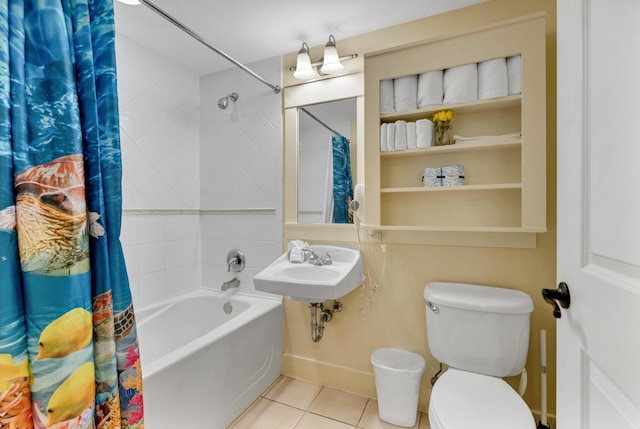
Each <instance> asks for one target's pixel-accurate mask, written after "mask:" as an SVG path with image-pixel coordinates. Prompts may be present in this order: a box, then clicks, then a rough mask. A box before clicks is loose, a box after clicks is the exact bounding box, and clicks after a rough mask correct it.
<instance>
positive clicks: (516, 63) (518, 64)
mask: <svg viewBox="0 0 640 429" xmlns="http://www.w3.org/2000/svg"><path fill="white" fill-rule="evenodd" d="M507 76H508V80H509V95H515V94H521V93H522V55H514V56H512V57H508V58H507Z"/></svg>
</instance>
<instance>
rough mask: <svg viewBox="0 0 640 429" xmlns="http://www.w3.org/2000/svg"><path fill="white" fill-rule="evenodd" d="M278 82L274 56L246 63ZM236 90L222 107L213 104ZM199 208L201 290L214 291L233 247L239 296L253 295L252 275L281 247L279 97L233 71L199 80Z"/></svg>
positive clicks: (278, 64) (277, 62) (228, 275)
mask: <svg viewBox="0 0 640 429" xmlns="http://www.w3.org/2000/svg"><path fill="white" fill-rule="evenodd" d="M248 66H249V68H250V69H252V70H253V71H254V72H256V73H257V74H258V75H259V76H262V77H263V78H264V79H266V80H267V81H268V82H270V83H272V84H278V85H279V84H280V70H281V59H280V57H277V58H272V59H269V60H265V61H260V62H257V63H253V64H249V65H248ZM232 92H236V93H237V94H238V101H237V102H236V103H235V106H230V107H229V108H227V109H226V110H221V109H220V108H219V107H218V100H219V99H220V98H221V97H223V96H226V95H227V94H230V93H232ZM200 94H201V97H200V106H201V109H200V112H201V114H200V130H201V133H200V190H201V192H200V204H201V209H202V218H201V232H202V266H203V270H202V273H203V277H202V278H203V281H202V284H203V286H205V287H213V288H219V287H220V285H221V284H222V282H223V281H225V280H229V279H231V278H232V277H233V275H236V274H235V273H227V267H226V255H227V252H228V251H229V250H231V249H233V248H237V249H240V250H242V251H243V252H244V253H245V255H246V258H247V267H246V269H245V270H244V271H243V272H241V273H238V274H237V276H238V278H239V279H240V281H241V282H242V283H241V286H240V291H241V292H244V293H254V292H255V290H254V288H253V282H252V278H253V276H254V275H255V274H257V273H258V272H259V271H260V270H262V269H263V268H264V267H266V266H267V265H268V264H269V263H271V262H272V261H273V260H274V259H276V258H277V257H278V256H279V255H280V254H281V250H282V107H281V99H282V96H281V94H275V93H274V92H273V91H272V90H271V89H270V88H269V87H268V86H266V85H264V84H262V83H260V82H259V81H257V80H256V79H254V78H252V77H251V76H250V75H248V74H247V73H245V72H244V71H242V70H240V69H238V68H235V67H234V68H231V69H229V70H227V71H224V72H220V73H216V74H213V75H209V76H205V77H203V78H202V79H201V80H200Z"/></svg>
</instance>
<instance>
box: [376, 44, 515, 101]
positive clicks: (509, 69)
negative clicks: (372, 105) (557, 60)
mask: <svg viewBox="0 0 640 429" xmlns="http://www.w3.org/2000/svg"><path fill="white" fill-rule="evenodd" d="M521 58H522V57H521V55H514V56H511V57H506V58H496V59H492V60H488V61H482V62H479V63H472V64H464V65H461V66H457V67H451V68H448V69H446V70H433V71H429V72H426V73H421V74H419V75H411V76H403V77H399V78H395V79H387V80H383V81H381V82H380V112H382V113H392V112H403V111H407V110H415V109H422V108H426V107H432V106H440V105H442V104H445V105H446V104H456V103H467V102H470V101H475V100H486V99H490V98H497V97H506V96H508V95H515V94H520V93H521V92H522V77H521V71H522V66H521V64H522V60H521Z"/></svg>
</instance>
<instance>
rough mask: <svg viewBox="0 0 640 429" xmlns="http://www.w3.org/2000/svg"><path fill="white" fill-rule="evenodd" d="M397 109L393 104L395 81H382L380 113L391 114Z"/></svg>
mask: <svg viewBox="0 0 640 429" xmlns="http://www.w3.org/2000/svg"><path fill="white" fill-rule="evenodd" d="M395 111H396V109H395V107H394V104H393V79H386V80H381V81H380V112H382V113H391V112H395Z"/></svg>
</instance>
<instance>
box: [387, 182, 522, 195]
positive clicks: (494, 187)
mask: <svg viewBox="0 0 640 429" xmlns="http://www.w3.org/2000/svg"><path fill="white" fill-rule="evenodd" d="M503 189H522V183H492V184H489V185H461V186H411V187H406V188H381V189H380V192H381V193H383V194H384V193H389V194H390V193H403V192H405V193H408V192H465V191H497V190H503Z"/></svg>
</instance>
